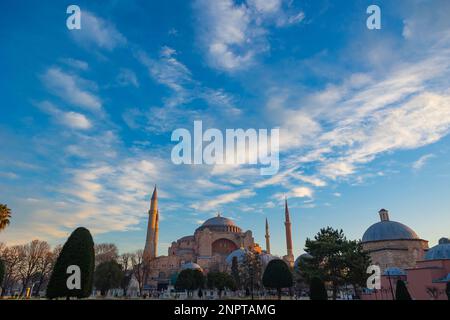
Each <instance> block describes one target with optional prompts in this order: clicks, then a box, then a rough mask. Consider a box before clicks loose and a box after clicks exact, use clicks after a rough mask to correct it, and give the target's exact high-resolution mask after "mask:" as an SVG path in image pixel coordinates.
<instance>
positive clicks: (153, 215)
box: [144, 185, 159, 259]
mask: <svg viewBox="0 0 450 320" xmlns="http://www.w3.org/2000/svg"><path fill="white" fill-rule="evenodd" d="M158 228H159V214H158V189H157V188H156V185H155V188H154V189H153V194H152V198H151V200H150V210H149V211H148V226H147V240H146V241H145V249H144V253H145V255H146V256H147V258H148V259H153V258H155V257H156V254H157V250H156V248H157V247H158Z"/></svg>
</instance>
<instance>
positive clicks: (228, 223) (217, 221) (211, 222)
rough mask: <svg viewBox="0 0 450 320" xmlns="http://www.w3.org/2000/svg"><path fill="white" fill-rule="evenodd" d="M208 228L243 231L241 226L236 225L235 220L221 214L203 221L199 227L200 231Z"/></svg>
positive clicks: (221, 230) (223, 230) (222, 230)
mask: <svg viewBox="0 0 450 320" xmlns="http://www.w3.org/2000/svg"><path fill="white" fill-rule="evenodd" d="M206 228H208V229H210V230H211V231H220V232H241V228H239V227H238V226H236V224H235V223H234V222H233V220H231V219H229V218H225V217H222V216H221V215H220V214H218V215H217V216H216V217H214V218H210V219H208V220H206V221H205V222H203V224H202V225H201V226H200V227H199V228H197V230H199V231H200V230H203V229H206Z"/></svg>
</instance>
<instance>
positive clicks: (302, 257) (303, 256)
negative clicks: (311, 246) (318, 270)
mask: <svg viewBox="0 0 450 320" xmlns="http://www.w3.org/2000/svg"><path fill="white" fill-rule="evenodd" d="M312 257H313V256H312V255H310V254H309V253H304V254H301V255H299V256H298V258H297V259H295V262H294V268H295V269H297V268H298V267H299V264H300V262H302V261H305V260H309V259H312Z"/></svg>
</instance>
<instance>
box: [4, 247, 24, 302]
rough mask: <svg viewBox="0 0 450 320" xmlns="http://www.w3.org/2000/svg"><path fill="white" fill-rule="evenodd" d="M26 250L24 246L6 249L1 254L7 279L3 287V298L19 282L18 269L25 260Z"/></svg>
mask: <svg viewBox="0 0 450 320" xmlns="http://www.w3.org/2000/svg"><path fill="white" fill-rule="evenodd" d="M23 253H24V249H23V246H22V245H16V246H12V247H6V248H4V249H3V251H2V252H1V258H2V260H3V262H4V263H5V278H4V279H3V285H2V288H3V290H2V296H4V295H5V293H6V291H7V290H8V289H11V288H12V287H13V286H14V285H15V284H16V283H17V281H18V280H19V272H18V267H19V265H20V263H21V261H22V259H23Z"/></svg>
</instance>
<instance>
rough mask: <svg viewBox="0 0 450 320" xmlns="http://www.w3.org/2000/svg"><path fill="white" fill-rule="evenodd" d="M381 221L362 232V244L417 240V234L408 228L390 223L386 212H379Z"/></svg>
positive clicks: (400, 224)
mask: <svg viewBox="0 0 450 320" xmlns="http://www.w3.org/2000/svg"><path fill="white" fill-rule="evenodd" d="M379 213H380V217H381V221H380V222H377V223H375V224H373V225H371V226H370V227H369V229H367V230H366V232H364V235H363V238H362V242H371V241H385V240H418V239H420V238H419V237H418V236H417V234H416V233H415V232H414V230H412V229H411V228H410V227H408V226H405V225H404V224H402V223H400V222H396V221H390V220H389V215H388V212H387V210H384V209H383V210H381V211H380V212H379Z"/></svg>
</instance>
